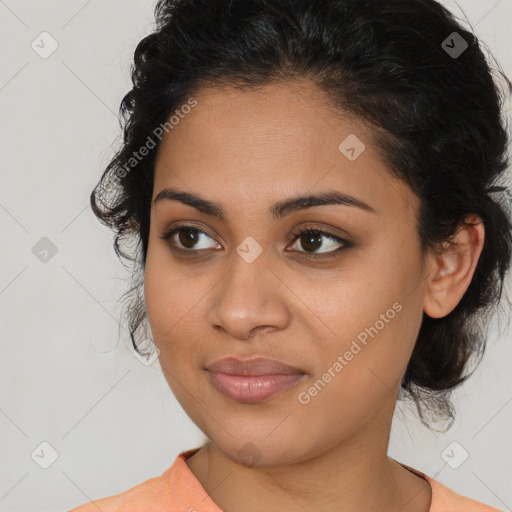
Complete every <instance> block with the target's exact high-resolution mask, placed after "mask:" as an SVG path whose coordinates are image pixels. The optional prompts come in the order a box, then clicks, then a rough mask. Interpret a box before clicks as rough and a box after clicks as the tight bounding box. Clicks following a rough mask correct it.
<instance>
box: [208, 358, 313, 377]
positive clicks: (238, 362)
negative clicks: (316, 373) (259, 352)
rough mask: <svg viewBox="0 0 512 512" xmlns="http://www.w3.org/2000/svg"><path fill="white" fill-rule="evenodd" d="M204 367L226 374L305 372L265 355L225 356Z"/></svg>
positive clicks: (289, 373)
mask: <svg viewBox="0 0 512 512" xmlns="http://www.w3.org/2000/svg"><path fill="white" fill-rule="evenodd" d="M205 368H206V370H208V371H210V372H213V373H225V374H228V375H292V374H304V373H305V372H303V371H302V370H300V369H299V368H296V367H294V366H291V365H288V364H286V363H283V362H282V361H278V360H277V359H270V358H267V357H254V358H251V359H238V358H237V357H225V358H222V359H217V360H216V361H213V362H212V363H209V364H207V365H206V366H205Z"/></svg>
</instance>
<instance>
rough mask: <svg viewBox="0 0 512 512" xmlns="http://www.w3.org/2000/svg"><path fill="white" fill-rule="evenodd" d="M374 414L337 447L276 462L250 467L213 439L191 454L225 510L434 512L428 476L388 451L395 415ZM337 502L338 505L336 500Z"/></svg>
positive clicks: (205, 483)
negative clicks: (290, 461)
mask: <svg viewBox="0 0 512 512" xmlns="http://www.w3.org/2000/svg"><path fill="white" fill-rule="evenodd" d="M382 425H383V422H382V418H381V419H380V420H379V421H377V419H376V418H374V419H373V420H371V421H370V422H369V423H368V424H367V425H366V426H365V428H364V429H360V430H359V431H358V432H356V433H354V434H353V435H352V436H351V437H350V438H349V439H344V440H343V441H342V442H340V443H338V444H337V445H336V446H333V447H329V446H327V447H323V450H322V449H320V448H319V447H314V449H315V452H316V453H319V455H316V456H314V457H311V458H308V459H306V460H301V461H297V462H296V463H293V464H288V465H286V466H277V467H247V466H244V465H242V464H239V463H238V462H236V461H233V460H232V459H230V458H228V457H226V456H225V455H224V453H223V452H222V451H220V450H219V449H218V448H217V447H216V446H215V445H213V444H212V443H211V442H209V441H208V442H207V443H206V444H205V445H204V446H203V447H202V448H201V449H200V450H199V451H197V452H196V453H194V454H193V455H192V456H191V457H189V458H188V459H187V460H186V463H187V465H188V467H189V468H190V470H191V471H192V473H193V474H194V475H195V476H196V478H197V479H198V480H199V482H200V483H201V484H202V486H203V488H204V489H205V490H206V492H207V493H208V494H209V495H210V497H211V498H212V500H213V501H214V502H215V503H216V504H217V505H218V506H219V507H220V508H221V509H222V511H223V512H238V511H240V510H244V512H260V511H261V510H265V509H271V510H283V511H287V512H288V511H289V512H304V510H308V511H311V512H313V511H314V512H332V511H333V510H335V509H339V510H343V511H344V512H360V511H361V510H379V511H381V512H386V511H389V512H397V511H398V510H399V511H400V512H429V509H430V503H431V489H430V485H429V484H428V482H426V481H425V480H424V479H422V478H421V477H419V476H417V475H415V474H413V473H411V472H410V471H408V470H407V469H405V468H403V467H402V466H400V465H399V464H398V463H396V462H395V461H393V460H392V459H390V458H389V457H388V456H387V447H388V443H389V432H390V428H391V417H390V418H389V421H388V422H386V425H385V427H383V426H382ZM333 504H334V506H333Z"/></svg>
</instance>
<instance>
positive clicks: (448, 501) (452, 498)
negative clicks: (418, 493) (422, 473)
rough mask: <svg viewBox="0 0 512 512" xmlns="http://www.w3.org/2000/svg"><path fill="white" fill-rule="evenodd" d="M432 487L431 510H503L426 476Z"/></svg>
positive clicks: (460, 511)
mask: <svg viewBox="0 0 512 512" xmlns="http://www.w3.org/2000/svg"><path fill="white" fill-rule="evenodd" d="M426 479H427V480H428V482H429V483H430V486H431V487H432V495H433V499H432V507H431V509H430V511H429V512H502V511H501V510H500V509H497V508H494V507H491V506H490V505H486V504H485V503H482V502H481V501H477V500H474V499H472V498H469V497H468V496H464V495H462V494H459V493H457V492H455V491H454V490H453V489H450V488H449V487H446V486H445V485H443V484H441V483H440V482H438V481H437V480H434V479H433V478H429V477H426Z"/></svg>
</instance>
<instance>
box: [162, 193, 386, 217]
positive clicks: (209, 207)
mask: <svg viewBox="0 0 512 512" xmlns="http://www.w3.org/2000/svg"><path fill="white" fill-rule="evenodd" d="M164 199H166V200H171V201H179V202H181V203H183V204H186V205H188V206H192V207H193V208H195V209H196V210H199V211H200V212H202V213H204V214H206V215H211V216H213V217H217V218H218V219H220V220H222V221H225V220H226V214H225V212H224V210H223V209H222V206H221V205H220V204H217V203H215V202H213V201H210V200H208V199H204V198H203V197H200V196H198V195H196V194H192V193H190V192H184V191H180V190H176V189H173V188H164V189H163V190H161V191H160V192H159V193H158V194H157V196H156V197H155V199H154V200H153V204H154V205H155V204H157V203H158V202H160V201H163V200H164ZM331 204H335V205H343V206H352V207H355V208H360V209H361V210H364V211H367V212H370V213H375V214H376V213H377V211H376V210H375V209H374V208H372V207H371V206H370V205H368V204H366V203H364V202H363V201H361V200H360V199H357V198H355V197H353V196H350V195H348V194H343V193H341V192H338V191H336V190H328V191H326V192H322V193H319V194H310V195H304V196H295V197H290V198H288V199H284V200H282V201H278V202H277V203H275V204H273V205H272V206H271V207H270V210H269V211H270V215H271V216H272V218H273V219H275V220H278V219H280V218H282V217H285V216H286V215H289V214H290V213H292V212H296V211H299V210H305V209H307V208H312V207H314V206H324V205H331Z"/></svg>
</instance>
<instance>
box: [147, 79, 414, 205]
mask: <svg viewBox="0 0 512 512" xmlns="http://www.w3.org/2000/svg"><path fill="white" fill-rule="evenodd" d="M193 98H194V99H195V100H196V101H197V105H196V106H195V107H194V108H192V109H191V110H190V112H189V113H188V114H186V115H182V116H180V117H181V118H180V121H179V122H178V123H177V124H175V125H174V127H173V128H172V129H171V130H169V132H168V133H166V134H165V135H164V137H163V139H162V142H161V143H160V147H159V150H158V156H157V162H156V168H155V187H154V194H155V195H156V194H157V193H158V192H159V191H160V190H161V189H162V188H165V187H176V186H179V187H180V188H186V189H187V188H188V189H190V190H191V191H194V192H197V193H199V194H201V195H203V196H206V197H211V196H214V197H215V199H216V200H217V201H218V202H222V201H223V199H224V200H230V201H231V203H232V207H233V206H236V204H235V202H236V198H237V194H239V193H240V198H242V196H243V200H244V204H245V206H247V204H248V202H251V204H252V207H253V209H254V208H258V205H263V204H267V203H269V202H275V201H277V200H279V199H282V198H283V197H284V196H290V195H298V194H304V193H305V192H306V191H311V190H312V189H314V191H322V190H324V189H325V190H326V189H333V188H336V189H338V190H340V191H342V192H344V193H347V194H351V195H354V196H356V197H359V198H360V199H361V200H362V201H364V202H367V203H369V204H372V205H374V206H375V209H377V210H378V209H381V207H383V208H384V209H386V208H389V207H390V206H391V207H392V206H393V205H395V206H396V207H397V208H399V207H402V208H403V207H412V208H414V206H415V196H413V194H412V193H411V191H410V190H409V189H408V187H406V186H405V185H404V184H402V183H401V182H398V181H397V180H395V179H394V178H392V177H391V175H390V174H389V172H388V170H387V168H386V164H385V163H384V161H383V159H382V158H381V157H380V155H379V154H378V153H377V151H376V150H375V149H374V147H373V146H374V145H373V140H372V136H373V133H372V131H371V130H370V129H369V128H368V127H367V126H366V125H365V124H364V123H363V122H361V121H359V120H357V119H355V118H354V117H349V116H346V115H343V114H342V113H341V112H340V111H339V110H337V109H335V108H334V106H333V105H332V104H331V102H330V101H329V99H328V97H327V96H326V95H325V93H323V92H322V91H320V90H319V89H317V88H316V87H315V86H314V85H313V84H311V83H309V82H297V83H296V82H294V83H280V84H274V85H270V86H263V87H260V88H258V89H255V90H253V89H245V90H239V89H235V88H233V87H229V86H226V87H215V88H203V89H199V90H198V91H196V93H194V95H193ZM348 146H353V147H354V148H355V151H356V158H355V159H353V158H348V157H347V155H348V156H350V154H349V153H347V152H346V149H347V147H348ZM349 149H350V148H349ZM357 155H359V156H357ZM352 156H353V154H352ZM248 189H250V190H251V197H250V198H248V197H247V190H248ZM397 199H398V202H397ZM234 201H235V202H234ZM226 209H229V207H226Z"/></svg>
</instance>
